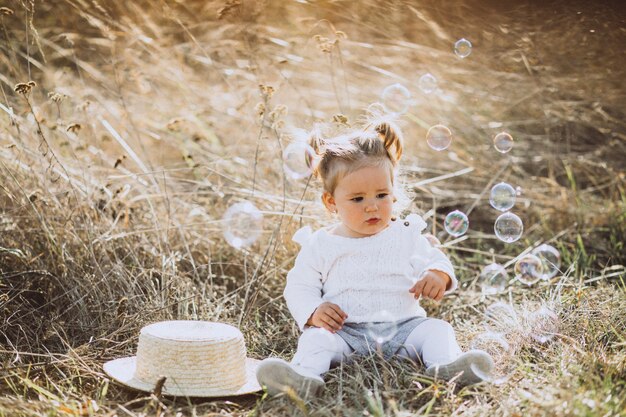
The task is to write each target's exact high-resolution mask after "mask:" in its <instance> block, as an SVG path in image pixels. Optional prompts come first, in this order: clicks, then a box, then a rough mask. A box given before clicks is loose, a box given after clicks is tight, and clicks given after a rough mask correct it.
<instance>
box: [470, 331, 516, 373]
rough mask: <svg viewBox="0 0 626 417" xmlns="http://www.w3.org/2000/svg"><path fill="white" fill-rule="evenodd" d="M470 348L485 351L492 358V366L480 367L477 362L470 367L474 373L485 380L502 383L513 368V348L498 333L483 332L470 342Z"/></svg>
mask: <svg viewBox="0 0 626 417" xmlns="http://www.w3.org/2000/svg"><path fill="white" fill-rule="evenodd" d="M470 347H471V349H475V350H482V351H484V352H487V353H488V354H489V355H490V356H491V358H492V359H493V364H494V366H493V368H491V369H482V368H480V367H479V366H478V365H477V364H471V365H470V367H471V369H472V371H474V373H475V374H476V375H477V376H479V377H481V378H482V379H483V380H485V381H489V382H491V383H493V384H502V383H503V382H505V381H506V380H507V379H509V377H510V376H511V374H513V371H514V370H515V363H514V361H513V359H514V355H513V349H512V348H511V346H510V345H509V343H508V342H507V341H506V339H505V338H504V337H503V336H502V335H501V334H499V333H493V332H485V333H480V334H479V335H477V336H476V337H475V338H474V339H473V340H472V342H471V344H470Z"/></svg>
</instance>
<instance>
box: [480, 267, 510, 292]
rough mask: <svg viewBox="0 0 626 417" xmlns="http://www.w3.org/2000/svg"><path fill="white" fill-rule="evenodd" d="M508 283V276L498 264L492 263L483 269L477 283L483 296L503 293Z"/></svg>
mask: <svg viewBox="0 0 626 417" xmlns="http://www.w3.org/2000/svg"><path fill="white" fill-rule="evenodd" d="M508 282H509V274H507V272H506V269H504V267H503V266H502V265H500V264H497V263H492V264H489V265H487V266H486V267H484V268H483V270H482V271H481V272H480V276H479V277H478V283H479V285H480V287H481V290H482V293H483V294H484V295H493V294H498V293H501V292H502V291H504V289H505V288H506V284H507V283H508Z"/></svg>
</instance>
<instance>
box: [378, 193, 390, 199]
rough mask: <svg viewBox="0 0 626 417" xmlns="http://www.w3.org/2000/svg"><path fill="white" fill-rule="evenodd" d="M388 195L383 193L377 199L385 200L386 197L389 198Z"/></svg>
mask: <svg viewBox="0 0 626 417" xmlns="http://www.w3.org/2000/svg"><path fill="white" fill-rule="evenodd" d="M388 195H389V194H387V193H381V194H378V195H377V196H376V197H378V198H385V197H387V196H388Z"/></svg>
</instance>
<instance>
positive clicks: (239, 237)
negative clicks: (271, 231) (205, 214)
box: [222, 201, 263, 249]
mask: <svg viewBox="0 0 626 417" xmlns="http://www.w3.org/2000/svg"><path fill="white" fill-rule="evenodd" d="M222 229H223V232H224V239H226V242H228V244H229V245H231V246H232V247H234V248H235V249H241V248H243V247H246V246H250V245H251V244H253V243H254V242H255V241H256V240H257V239H258V238H259V236H261V233H262V231H263V214H262V213H261V212H260V211H259V210H258V209H257V208H256V207H255V206H254V204H252V203H251V202H249V201H243V202H241V203H235V204H233V205H232V206H230V207H229V208H228V209H227V210H226V212H225V213H224V217H222Z"/></svg>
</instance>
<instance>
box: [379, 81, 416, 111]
mask: <svg viewBox="0 0 626 417" xmlns="http://www.w3.org/2000/svg"><path fill="white" fill-rule="evenodd" d="M381 99H382V101H383V105H384V106H385V110H387V111H388V112H390V113H397V114H402V113H406V111H407V110H408V109H409V104H410V102H411V92H410V91H409V90H407V88H406V87H405V86H403V85H402V84H398V83H396V84H391V85H388V86H387V87H385V89H384V90H383V94H382V96H381Z"/></svg>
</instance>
